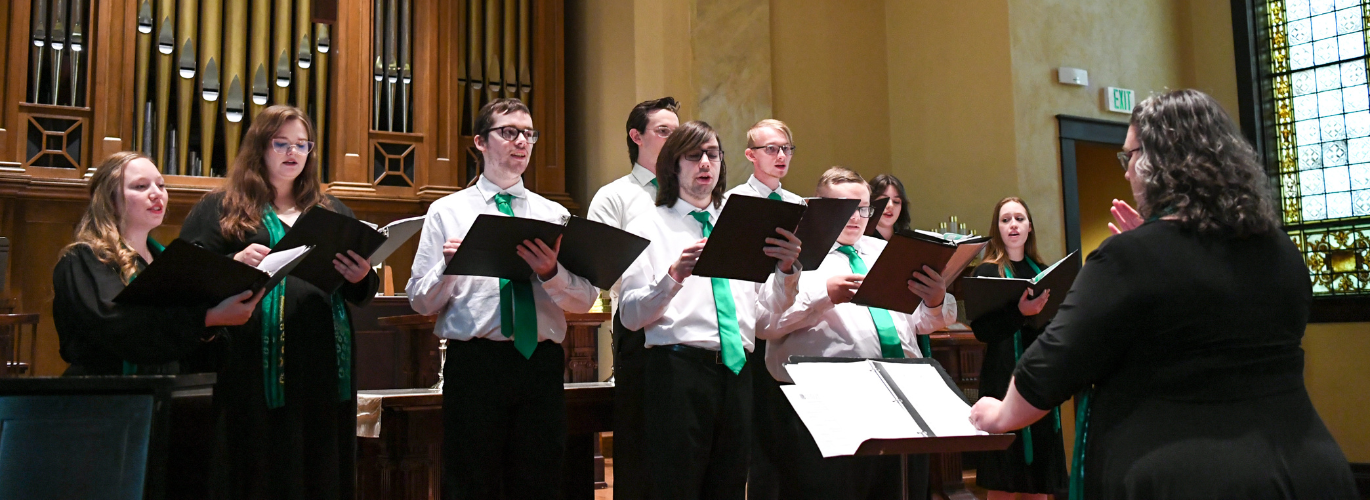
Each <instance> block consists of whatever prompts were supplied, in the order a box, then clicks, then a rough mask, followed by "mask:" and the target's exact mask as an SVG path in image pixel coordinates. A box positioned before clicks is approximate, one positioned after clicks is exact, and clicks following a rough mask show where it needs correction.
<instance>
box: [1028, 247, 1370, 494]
mask: <svg viewBox="0 0 1370 500" xmlns="http://www.w3.org/2000/svg"><path fill="white" fill-rule="evenodd" d="M1311 301H1312V286H1311V283H1310V281H1309V276H1308V268H1307V267H1305V265H1304V263H1303V259H1302V256H1301V255H1300V254H1299V251H1298V249H1297V248H1295V246H1294V244H1293V243H1292V242H1290V240H1289V237H1288V236H1287V235H1285V234H1282V233H1280V232H1278V231H1272V232H1271V233H1269V234H1266V235H1261V236H1253V237H1250V238H1245V239H1223V238H1217V237H1202V236H1199V235H1198V234H1196V233H1193V232H1190V231H1187V230H1185V229H1183V228H1181V227H1180V225H1179V224H1178V223H1175V222H1170V221H1158V222H1151V223H1148V224H1144V225H1143V226H1141V227H1139V228H1137V229H1134V230H1132V231H1128V232H1126V233H1123V234H1121V235H1118V236H1113V237H1111V238H1109V239H1108V240H1105V241H1104V243H1103V245H1102V246H1100V247H1099V249H1098V250H1096V251H1095V252H1094V253H1092V254H1091V255H1090V256H1089V259H1088V260H1087V261H1086V264H1085V266H1084V268H1083V269H1081V271H1080V275H1079V277H1078V278H1077V279H1076V280H1075V284H1074V286H1073V287H1072V288H1071V290H1070V293H1069V294H1068V295H1066V298H1065V302H1064V303H1063V304H1062V306H1061V309H1060V311H1059V312H1058V313H1057V314H1056V317H1055V319H1054V320H1053V322H1052V323H1051V325H1050V326H1048V328H1047V331H1046V333H1044V334H1042V336H1040V337H1038V339H1037V342H1036V343H1034V344H1033V345H1032V346H1031V347H1029V348H1028V349H1027V351H1026V352H1025V353H1024V354H1023V357H1022V360H1021V361H1020V362H1019V364H1018V367H1017V369H1016V371H1015V372H1014V376H1015V377H1016V378H1017V383H1016V387H1017V389H1018V391H1019V392H1020V393H1021V394H1022V395H1023V398H1024V399H1026V400H1027V402H1028V403H1031V404H1032V405H1033V406H1035V407H1037V408H1051V407H1053V406H1055V405H1058V404H1060V403H1061V402H1063V401H1065V400H1066V399H1067V398H1069V397H1071V395H1072V394H1075V393H1076V392H1077V391H1080V390H1082V389H1085V388H1086V387H1088V386H1089V385H1090V384H1094V386H1095V390H1094V394H1093V396H1092V397H1091V399H1092V401H1091V405H1090V415H1091V417H1090V420H1089V423H1088V425H1089V430H1088V434H1087V436H1086V437H1087V441H1086V446H1085V449H1086V450H1085V451H1086V454H1085V457H1084V497H1085V498H1087V499H1089V500H1096V499H1104V498H1108V499H1115V498H1117V499H1128V498H1137V499H1143V498H1144V499H1159V498H1203V499H1214V498H1241V499H1263V498H1356V486H1355V484H1354V482H1353V480H1352V475H1351V469H1350V466H1349V465H1348V464H1347V462H1346V456H1345V455H1343V454H1342V451H1341V449H1340V448H1339V447H1338V446H1337V443H1336V442H1335V441H1333V440H1332V436H1331V435H1330V434H1329V433H1328V432H1327V428H1326V427H1325V426H1324V425H1323V423H1322V419H1321V418H1319V417H1318V413H1317V411H1316V410H1315V409H1314V408H1313V404H1312V402H1311V401H1310V400H1309V398H1308V391H1307V390H1306V389H1305V387H1304V382H1303V363H1304V359H1303V356H1304V354H1303V349H1302V348H1300V342H1301V340H1302V337H1303V332H1304V327H1305V325H1306V323H1307V321H1308V308H1309V305H1310V303H1311Z"/></svg>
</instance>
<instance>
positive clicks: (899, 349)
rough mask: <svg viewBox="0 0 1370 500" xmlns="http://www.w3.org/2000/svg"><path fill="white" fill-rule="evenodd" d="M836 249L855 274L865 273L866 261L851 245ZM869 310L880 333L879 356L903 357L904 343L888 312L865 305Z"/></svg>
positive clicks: (876, 330) (876, 329)
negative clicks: (845, 257)
mask: <svg viewBox="0 0 1370 500" xmlns="http://www.w3.org/2000/svg"><path fill="white" fill-rule="evenodd" d="M837 251H839V252H842V253H844V254H846V255H847V261H848V262H850V263H851V271H852V272H854V273H856V274H861V275H864V274H866V271H867V270H866V261H863V260H861V256H860V255H857V254H856V249H855V248H852V246H851V245H842V246H840V247H837ZM866 309H869V310H870V312H871V320H872V321H874V322H875V332H876V333H877V334H879V335H880V356H882V357H886V358H902V357H904V345H903V343H901V342H899V331H898V330H896V329H895V328H894V318H891V317H890V312H889V311H886V310H884V309H881V308H878V307H867V308H866Z"/></svg>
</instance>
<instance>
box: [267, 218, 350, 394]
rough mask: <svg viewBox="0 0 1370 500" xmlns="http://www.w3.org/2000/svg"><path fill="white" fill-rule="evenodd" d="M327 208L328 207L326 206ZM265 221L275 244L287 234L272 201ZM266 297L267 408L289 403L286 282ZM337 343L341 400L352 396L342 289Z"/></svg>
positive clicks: (337, 300)
mask: <svg viewBox="0 0 1370 500" xmlns="http://www.w3.org/2000/svg"><path fill="white" fill-rule="evenodd" d="M325 210H326V209H325ZM262 212H263V213H262V224H263V225H265V226H266V232H267V234H269V235H270V236H271V246H273V247H274V246H276V244H277V243H280V241H281V238H284V237H285V226H284V225H283V224H281V219H280V217H277V216H276V209H275V207H272V206H271V205H270V204H268V205H267V206H266V208H264V209H262ZM288 279H290V278H288V277H287V278H281V282H280V284H278V285H276V287H275V288H272V289H271V291H269V292H267V293H266V296H264V297H262V301H261V303H260V304H259V305H260V307H261V309H262V383H263V385H264V389H265V396H266V407H267V408H280V407H282V406H285V282H286V280H288ZM332 299H333V343H334V350H335V352H337V362H338V401H347V400H349V399H352V321H351V319H350V318H349V317H348V312H347V304H346V302H344V301H343V298H342V292H340V291H334V292H333V297H332Z"/></svg>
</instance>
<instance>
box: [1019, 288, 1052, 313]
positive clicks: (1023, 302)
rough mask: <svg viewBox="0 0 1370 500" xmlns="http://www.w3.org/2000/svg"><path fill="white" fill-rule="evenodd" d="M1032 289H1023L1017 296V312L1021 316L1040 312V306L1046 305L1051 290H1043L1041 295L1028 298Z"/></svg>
mask: <svg viewBox="0 0 1370 500" xmlns="http://www.w3.org/2000/svg"><path fill="white" fill-rule="evenodd" d="M1030 294H1032V289H1031V288H1029V289H1027V290H1023V296H1022V297H1018V312H1020V313H1023V316H1036V315H1038V314H1042V308H1044V307H1046V306H1047V300H1048V299H1049V297H1051V290H1043V291H1042V294H1041V295H1038V296H1037V297H1036V298H1032V299H1029V298H1028V296H1029V295H1030Z"/></svg>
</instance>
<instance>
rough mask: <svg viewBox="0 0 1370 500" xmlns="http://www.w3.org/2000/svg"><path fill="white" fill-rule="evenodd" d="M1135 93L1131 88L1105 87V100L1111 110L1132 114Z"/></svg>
mask: <svg viewBox="0 0 1370 500" xmlns="http://www.w3.org/2000/svg"><path fill="white" fill-rule="evenodd" d="M1134 94H1135V93H1134V92H1132V91H1131V90H1129V89H1120V88H1117V87H1108V88H1106V89H1104V102H1105V103H1107V104H1108V110H1109V111H1112V112H1114V113H1127V114H1132V96H1133V95H1134Z"/></svg>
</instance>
